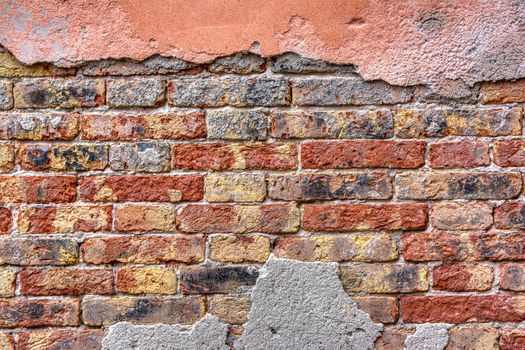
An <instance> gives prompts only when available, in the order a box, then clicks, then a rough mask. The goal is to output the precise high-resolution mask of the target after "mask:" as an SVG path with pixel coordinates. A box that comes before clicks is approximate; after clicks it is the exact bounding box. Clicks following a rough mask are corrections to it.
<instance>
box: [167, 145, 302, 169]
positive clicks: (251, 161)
mask: <svg viewBox="0 0 525 350" xmlns="http://www.w3.org/2000/svg"><path fill="white" fill-rule="evenodd" d="M172 161H173V168H174V169H182V170H234V169H252V170H288V169H290V170H291V169H296V168H297V145H296V144H293V143H277V142H275V143H260V142H252V143H205V144H177V145H174V146H173V155H172Z"/></svg>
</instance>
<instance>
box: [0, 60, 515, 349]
mask: <svg viewBox="0 0 525 350" xmlns="http://www.w3.org/2000/svg"><path fill="white" fill-rule="evenodd" d="M0 77H1V79H0V108H1V109H2V112H1V114H0V139H1V140H2V141H1V143H0V171H1V172H2V174H1V176H0V202H1V203H2V206H1V208H0V218H1V220H0V231H1V234H2V237H1V238H0V263H1V264H2V266H1V268H0V296H1V299H0V328H2V332H1V334H0V348H2V349H13V348H14V346H15V345H14V344H15V343H16V344H17V349H20V350H26V349H88V350H89V349H100V347H101V342H102V339H103V337H104V336H105V334H106V331H107V328H106V327H107V326H110V325H112V324H115V323H117V322H121V321H131V322H134V323H138V324H154V323H167V324H175V323H182V324H193V323H195V322H196V321H197V320H199V319H200V318H202V317H203V316H204V315H205V314H206V313H211V314H213V315H216V316H217V317H218V318H219V319H220V320H221V321H222V322H224V323H228V324H229V325H230V330H229V332H230V338H229V341H230V342H232V339H235V337H237V336H239V334H241V333H242V324H243V323H245V322H246V317H247V313H248V311H249V309H250V288H251V287H252V286H253V285H254V284H255V282H256V281H257V278H258V275H259V273H258V270H259V269H260V268H261V266H262V265H263V264H264V263H265V262H266V261H267V260H268V258H269V256H270V254H274V255H275V256H276V257H280V258H287V259H293V260H300V261H308V262H310V261H322V262H337V263H339V264H340V279H341V282H342V284H343V286H344V288H345V290H346V292H348V293H349V295H351V296H352V297H354V300H355V301H356V302H357V303H358V305H359V307H360V308H361V309H362V310H364V311H365V312H367V313H369V314H370V315H371V317H372V319H373V320H374V321H375V322H377V323H383V324H384V325H385V328H384V330H383V332H382V335H381V337H380V338H379V339H378V340H377V341H376V347H377V349H379V350H387V349H391V350H394V349H403V348H404V344H405V339H406V338H407V337H408V336H410V335H411V334H413V333H414V331H415V328H414V327H415V325H416V324H420V323H448V324H452V325H451V326H450V327H449V330H448V336H449V340H448V345H447V347H446V349H448V350H459V349H479V350H485V349H505V350H515V349H523V348H525V330H523V329H521V328H519V327H518V326H517V325H518V323H519V322H521V321H523V320H525V294H523V292H524V291H525V265H523V264H522V262H523V261H525V235H524V233H523V231H522V230H525V204H524V203H523V201H522V192H523V180H522V177H523V176H522V175H523V174H522V167H523V166H525V139H524V138H523V136H522V135H523V128H522V119H523V104H524V103H525V81H524V80H521V81H515V82H498V83H481V84H477V85H476V86H474V87H473V88H472V89H471V90H470V91H469V93H468V94H462V96H461V97H460V98H457V99H456V98H450V97H447V98H445V97H442V96H439V95H437V94H435V93H433V92H432V91H430V90H429V89H428V88H426V87H425V86H407V87H400V86H391V85H388V84H386V83H384V82H381V81H364V80H362V79H361V78H360V76H359V75H358V74H357V73H356V68H355V67H354V66H351V65H335V64H330V63H327V62H322V61H315V60H309V59H303V58H301V57H299V56H297V55H294V54H285V55H282V56H277V57H273V58H268V59H266V58H262V57H259V56H256V55H252V54H238V55H233V56H230V57H224V58H219V59H217V60H215V61H214V62H212V63H211V64H207V65H195V64H192V63H190V62H184V61H181V60H178V59H175V58H163V57H160V56H156V57H152V58H150V59H148V60H146V61H143V62H135V61H131V60H121V61H101V62H88V63H85V64H84V65H82V66H79V67H77V68H69V69H64V68H57V67H54V66H51V65H48V64H39V65H35V66H31V67H27V66H22V65H21V64H20V63H18V62H17V60H16V59H15V58H14V57H13V56H11V54H10V53H9V52H7V51H2V52H0ZM307 292H308V291H306V290H305V291H304V293H307Z"/></svg>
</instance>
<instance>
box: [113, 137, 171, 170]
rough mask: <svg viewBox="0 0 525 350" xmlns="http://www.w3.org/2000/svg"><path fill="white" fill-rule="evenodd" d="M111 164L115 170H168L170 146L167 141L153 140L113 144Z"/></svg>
mask: <svg viewBox="0 0 525 350" xmlns="http://www.w3.org/2000/svg"><path fill="white" fill-rule="evenodd" d="M109 164H110V167H111V169H112V170H115V171H125V170H128V171H140V172H152V173H153V172H161V171H168V170H169V169H170V146H169V144H167V143H153V142H137V143H126V144H117V145H113V146H111V148H110V151H109Z"/></svg>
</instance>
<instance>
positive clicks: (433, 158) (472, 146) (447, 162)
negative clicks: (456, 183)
mask: <svg viewBox="0 0 525 350" xmlns="http://www.w3.org/2000/svg"><path fill="white" fill-rule="evenodd" d="M428 152H429V154H428V156H429V161H430V166H431V167H432V168H475V167H479V166H485V165H489V164H490V158H489V146H488V144H487V143H486V142H483V141H471V140H464V141H453V142H438V143H432V144H430V146H429V150H428Z"/></svg>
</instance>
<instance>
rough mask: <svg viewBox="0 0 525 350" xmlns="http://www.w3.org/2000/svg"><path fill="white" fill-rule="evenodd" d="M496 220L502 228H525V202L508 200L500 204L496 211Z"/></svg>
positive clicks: (496, 223)
mask: <svg viewBox="0 0 525 350" xmlns="http://www.w3.org/2000/svg"><path fill="white" fill-rule="evenodd" d="M494 222H495V225H496V227H497V228H500V229H507V230H511V229H514V230H516V229H517V230H520V229H525V203H523V202H506V203H503V204H502V205H500V206H498V207H497V208H496V209H495V212H494Z"/></svg>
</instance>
